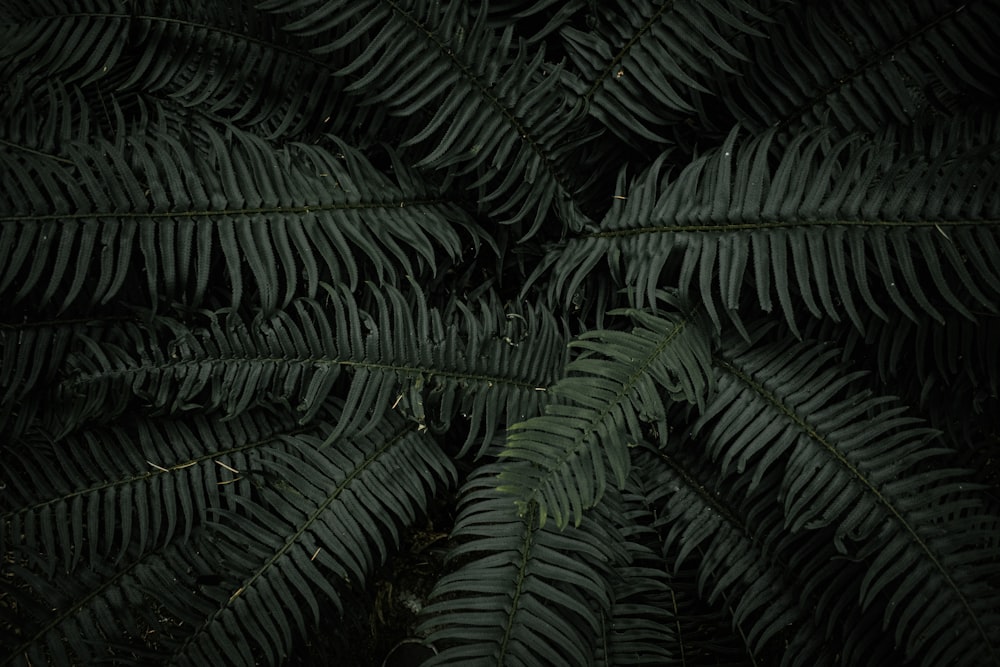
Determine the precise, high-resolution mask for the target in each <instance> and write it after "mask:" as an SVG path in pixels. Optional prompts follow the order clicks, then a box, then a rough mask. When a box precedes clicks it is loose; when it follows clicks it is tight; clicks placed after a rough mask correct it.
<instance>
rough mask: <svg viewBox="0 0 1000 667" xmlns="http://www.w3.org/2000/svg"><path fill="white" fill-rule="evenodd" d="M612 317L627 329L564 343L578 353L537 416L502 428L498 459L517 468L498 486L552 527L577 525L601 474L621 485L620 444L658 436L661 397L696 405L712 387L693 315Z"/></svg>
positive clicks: (624, 458) (625, 458) (704, 341)
mask: <svg viewBox="0 0 1000 667" xmlns="http://www.w3.org/2000/svg"><path fill="white" fill-rule="evenodd" d="M668 303H669V304H670V305H671V306H674V307H676V304H675V303H673V302H671V301H668ZM617 314H622V315H628V316H629V318H630V319H631V320H632V324H633V329H632V330H631V331H630V332H622V331H591V332H587V333H585V334H583V335H581V336H580V337H579V339H577V340H575V341H572V342H571V343H570V347H571V348H579V349H582V350H584V351H585V352H584V353H583V354H581V355H580V356H579V357H577V358H576V359H574V360H573V361H571V362H570V363H569V364H568V365H567V366H566V376H565V377H564V378H563V379H561V380H560V381H559V382H557V383H556V384H555V385H554V386H553V387H552V389H551V393H552V394H553V397H554V400H553V402H552V403H550V404H549V405H548V406H546V408H545V413H544V414H543V415H540V416H538V417H534V418H532V419H529V420H527V421H524V422H520V423H517V424H513V425H511V426H509V428H508V436H507V447H506V449H504V450H503V451H502V452H501V454H500V456H501V457H503V458H505V459H506V460H509V461H512V462H516V463H515V464H514V465H510V466H509V467H507V468H506V469H505V470H504V471H503V472H502V473H501V475H500V482H501V488H502V489H504V490H506V491H509V492H510V493H512V494H513V495H514V496H515V498H517V500H518V503H519V504H520V505H521V507H522V508H527V507H529V506H530V507H535V506H537V508H538V512H539V518H540V521H541V523H542V525H544V524H545V521H546V519H547V518H548V517H549V516H551V517H552V518H553V519H554V520H555V522H556V524H557V525H559V526H561V527H564V526H566V525H567V524H568V523H569V522H570V521H572V522H573V523H574V525H579V523H580V521H581V520H582V519H583V517H584V514H585V512H586V511H587V510H588V509H589V508H591V507H593V506H594V505H596V504H597V502H598V501H599V500H600V499H601V496H603V494H604V492H605V488H606V487H607V483H608V478H609V477H610V478H611V480H612V482H613V483H615V484H616V485H617V486H618V487H619V488H621V487H622V486H623V485H624V484H625V478H626V477H627V476H628V471H629V448H630V447H632V446H635V445H636V444H637V443H639V442H641V441H642V440H643V438H645V437H646V435H647V433H649V432H652V433H658V434H659V435H658V438H659V440H660V441H661V442H663V441H665V440H666V437H667V423H666V408H665V407H664V400H663V396H664V395H668V396H670V397H671V398H674V399H677V400H686V401H689V402H691V403H695V404H698V405H701V404H704V401H705V398H706V396H707V395H708V394H709V393H710V392H711V390H712V387H713V380H712V375H711V361H710V359H711V347H710V341H711V337H710V334H709V333H708V331H707V329H706V327H705V323H704V322H702V318H701V317H699V316H698V315H696V314H692V315H686V314H684V313H682V312H676V311H675V312H671V313H669V314H667V313H661V314H660V315H653V314H651V313H649V312H645V311H640V310H628V311H622V312H620V313H617Z"/></svg>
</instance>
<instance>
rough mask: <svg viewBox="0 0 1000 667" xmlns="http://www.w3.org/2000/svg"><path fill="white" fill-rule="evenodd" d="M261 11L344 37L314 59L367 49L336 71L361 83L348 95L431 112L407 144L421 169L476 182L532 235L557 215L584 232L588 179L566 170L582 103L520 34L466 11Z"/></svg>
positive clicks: (297, 7)
mask: <svg viewBox="0 0 1000 667" xmlns="http://www.w3.org/2000/svg"><path fill="white" fill-rule="evenodd" d="M259 6H260V7H261V8H263V9H267V10H270V11H274V12H276V13H278V14H288V13H292V14H293V16H297V17H298V18H296V19H295V20H291V21H288V22H287V23H286V25H285V28H286V29H287V30H289V31H291V32H293V33H295V34H299V35H309V34H314V33H316V32H321V31H335V32H337V33H340V36H339V37H337V38H335V39H331V40H330V41H329V42H328V43H326V44H324V45H323V46H321V47H317V48H315V49H313V51H314V52H315V53H317V54H330V53H336V52H337V51H338V50H340V49H344V48H349V47H352V46H354V45H361V46H363V50H362V51H361V53H360V55H359V56H358V57H357V58H355V59H354V60H353V61H352V62H351V64H350V65H348V66H346V67H343V68H341V69H339V70H338V72H337V73H338V75H339V76H348V77H352V78H353V80H352V81H351V83H350V85H349V86H347V88H346V90H347V91H349V92H355V93H356V94H357V95H359V97H360V99H361V101H362V103H363V104H365V105H380V106H382V107H383V108H385V109H387V110H388V111H389V112H390V113H392V114H395V115H400V116H409V115H412V114H419V113H423V114H425V115H426V116H427V122H426V124H425V125H424V126H423V127H422V128H421V129H419V130H418V131H417V132H416V133H415V134H412V135H411V136H407V137H406V138H405V141H404V143H405V144H406V145H411V146H417V147H418V149H417V150H418V151H419V153H418V154H417V156H416V157H415V158H414V160H415V164H416V165H417V166H418V167H421V166H427V167H434V168H439V169H440V168H447V169H448V170H449V171H451V172H453V173H455V174H459V175H467V176H469V177H470V179H471V181H472V184H473V185H474V186H475V187H477V188H479V192H478V196H477V198H476V199H477V202H478V205H479V206H481V207H482V208H484V209H485V210H486V211H487V212H489V213H490V215H492V216H495V217H497V218H498V219H500V220H502V221H504V222H508V223H511V224H517V225H518V229H520V230H521V232H522V234H523V235H524V236H525V237H527V236H532V235H533V234H535V233H536V232H537V231H538V230H539V229H540V228H541V226H542V225H543V223H545V221H546V219H547V217H548V215H549V213H550V211H555V212H556V213H557V214H558V215H559V217H560V218H561V226H560V229H558V230H557V231H561V229H562V228H565V227H567V226H578V225H579V220H580V219H581V215H580V213H579V212H578V211H576V209H575V206H574V203H573V199H574V197H575V196H576V195H577V192H578V190H579V189H580V188H581V187H582V186H583V185H584V183H581V182H573V180H572V179H571V178H570V177H569V173H570V171H569V170H567V169H565V167H564V164H563V163H564V161H565V160H566V159H567V155H568V152H569V149H570V148H572V146H573V145H574V143H576V142H577V138H576V136H575V135H576V133H577V131H576V129H575V125H574V124H575V121H576V119H577V118H578V116H579V115H580V114H579V106H578V105H574V104H573V102H571V101H570V100H568V99H567V98H566V96H565V95H563V93H562V89H561V88H560V86H559V76H558V75H557V69H558V68H556V67H555V66H553V65H551V64H549V63H547V62H546V61H545V58H544V51H543V50H542V49H540V48H539V49H535V50H531V49H529V47H527V46H526V45H525V44H524V43H520V44H515V42H514V34H513V30H512V28H510V27H508V28H507V29H505V30H504V31H502V32H501V33H499V34H496V33H495V32H494V31H493V30H491V29H489V28H488V27H487V25H486V23H485V21H486V17H487V13H486V12H485V11H483V10H482V9H480V10H479V11H471V12H470V10H469V8H468V7H467V6H466V5H465V4H464V3H447V4H443V5H440V4H438V3H431V2H428V1H427V0H412V1H403V2H395V1H393V0H366V1H364V2H346V1H343V0H340V1H337V2H318V1H317V0H269V1H268V2H263V3H261V4H260V5H259ZM470 14H471V15H470ZM550 224H551V223H550Z"/></svg>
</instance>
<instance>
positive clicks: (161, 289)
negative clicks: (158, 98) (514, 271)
mask: <svg viewBox="0 0 1000 667" xmlns="http://www.w3.org/2000/svg"><path fill="white" fill-rule="evenodd" d="M197 129H198V131H200V132H202V133H204V134H205V135H206V137H207V141H208V144H209V145H210V146H211V150H210V152H209V154H207V155H206V154H200V153H198V152H197V151H194V150H192V149H191V148H189V147H186V146H183V145H182V144H181V143H180V142H179V141H178V140H177V139H175V138H173V137H170V136H167V135H160V136H156V135H152V136H143V137H132V138H131V139H130V140H129V144H128V145H127V146H121V147H116V146H113V145H111V144H108V143H106V142H102V141H100V140H97V141H96V142H95V144H94V145H84V144H79V143H77V144H72V145H68V146H66V151H67V154H68V155H70V157H71V158H72V161H73V165H72V168H68V167H66V166H65V165H63V164H62V163H60V162H53V161H52V160H46V159H45V158H43V157H39V156H34V155H31V154H24V153H15V154H5V153H2V152H0V178H2V179H3V181H4V182H5V183H9V184H10V187H9V188H5V189H4V190H3V192H0V294H3V295H5V296H6V298H8V299H11V300H13V301H14V302H18V301H21V300H24V299H26V298H28V297H29V296H31V297H33V298H35V299H36V300H37V302H38V303H39V305H41V306H44V305H46V304H47V303H49V302H53V301H54V302H55V303H60V302H61V306H60V307H61V308H66V307H67V306H68V305H69V304H71V303H74V302H77V301H78V300H80V299H83V298H86V299H89V302H90V303H96V302H101V303H106V302H108V301H109V300H111V299H112V298H114V297H115V296H116V295H118V294H119V293H120V292H122V290H123V289H125V288H124V285H125V284H126V282H131V281H137V280H141V281H143V282H146V283H147V289H148V292H149V299H150V302H151V303H153V304H156V303H157V301H158V300H159V298H160V297H161V296H163V297H170V298H178V297H181V296H185V295H186V296H187V298H188V300H189V302H190V303H192V304H197V303H199V301H200V300H201V299H202V298H203V295H204V293H205V291H206V289H207V286H208V284H209V282H210V281H213V280H220V279H223V280H224V281H225V282H228V284H229V285H230V287H231V293H232V301H233V303H235V304H238V303H239V302H240V301H241V299H242V298H243V292H244V291H245V290H244V285H245V284H247V283H248V284H249V286H251V287H252V288H255V296H256V297H257V300H258V301H259V303H260V304H261V305H262V307H263V308H264V310H265V311H273V310H274V309H276V308H277V307H279V306H280V305H282V304H286V303H288V301H289V300H290V299H291V298H292V296H293V295H295V294H301V293H305V294H309V295H315V294H316V290H317V286H318V283H319V282H320V281H321V280H327V281H333V282H339V281H346V282H348V283H349V284H351V285H352V286H356V285H357V284H358V282H359V280H360V278H359V272H360V271H361V270H362V268H363V267H365V266H371V271H373V274H374V276H375V277H377V278H379V279H381V278H385V279H396V278H398V277H399V276H401V275H405V274H412V273H415V272H416V271H417V268H419V267H421V266H424V265H425V263H426V265H427V266H429V267H430V269H431V270H434V269H435V268H436V266H437V264H438V262H439V261H440V257H441V256H444V257H450V258H452V259H457V258H458V257H459V256H461V254H462V252H463V243H464V241H463V239H462V237H461V236H460V235H459V230H463V231H465V232H467V233H468V234H470V236H471V237H472V238H476V239H477V238H478V232H475V231H473V229H472V227H471V225H470V224H469V223H468V220H467V218H466V217H465V216H464V215H463V214H462V213H461V212H460V211H459V210H458V209H457V207H456V206H455V205H454V204H452V203H451V202H449V201H448V200H446V199H443V198H441V197H439V196H438V194H437V192H436V191H435V190H434V189H433V188H431V187H429V186H427V185H425V184H423V183H422V182H421V181H420V180H419V179H418V178H417V177H416V175H415V174H412V173H410V172H407V171H406V170H405V169H404V170H403V172H402V174H401V175H400V176H399V177H398V178H397V179H395V180H391V179H389V178H387V177H386V176H384V175H382V174H381V173H380V172H378V171H377V170H376V169H375V168H374V167H373V166H372V165H371V164H370V163H369V162H368V161H367V160H365V158H364V157H362V156H361V155H360V154H359V153H357V152H356V151H354V150H353V149H351V148H350V147H348V146H347V145H345V144H342V143H340V144H337V145H338V146H339V153H338V154H336V155H335V154H333V153H331V152H329V151H325V150H323V149H321V148H319V147H317V146H309V147H305V146H293V147H291V148H289V149H288V150H275V149H274V148H272V147H271V146H269V145H268V144H266V143H265V142H264V141H263V140H261V139H259V138H257V137H254V136H252V135H249V134H246V133H240V132H235V131H232V133H231V135H230V136H229V137H225V136H223V135H222V134H221V133H220V132H219V131H218V130H216V129H214V128H212V127H210V126H208V125H205V124H203V125H201V126H200V127H198V128H197ZM397 166H399V165H397ZM216 252H217V253H219V254H220V255H221V256H222V257H223V258H224V266H225V269H224V270H220V268H219V267H215V266H214V265H213V261H212V257H213V253H216ZM359 255H360V256H361V258H363V260H364V261H366V262H367V264H361V263H360V262H359V259H360V258H359V257H358V256H359ZM29 257H30V258H33V261H31V262H28V261H27V260H28V258H29ZM138 257H141V259H137V258H138ZM136 264H138V266H136ZM359 264H360V267H362V268H359ZM300 272H301V275H300ZM220 274H221V275H220ZM300 290H301V291H300ZM84 295H86V296H84Z"/></svg>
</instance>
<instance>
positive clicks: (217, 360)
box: [60, 355, 548, 391]
mask: <svg viewBox="0 0 1000 667" xmlns="http://www.w3.org/2000/svg"><path fill="white" fill-rule="evenodd" d="M227 362H235V363H250V364H254V363H257V364H275V365H286V364H288V365H291V364H298V365H301V366H305V367H307V368H308V367H316V366H340V367H342V368H352V369H357V368H360V369H364V370H374V371H379V372H382V373H398V374H400V375H406V376H417V375H424V376H426V377H427V378H446V379H449V380H453V381H456V382H475V383H479V384H485V385H487V386H488V387H493V386H494V385H503V386H508V387H514V388H516V389H522V390H529V391H548V387H547V386H545V383H544V382H540V383H531V382H524V381H521V380H516V379H513V378H509V377H504V376H500V375H485V374H482V373H463V372H460V371H452V370H448V369H442V368H441V367H438V366H413V365H405V364H387V363H378V362H374V361H355V360H350V359H337V358H331V357H265V356H235V355H234V356H226V357H210V358H207V359H182V360H178V361H171V362H165V363H162V364H155V363H148V364H139V365H136V366H129V367H126V368H110V369H102V370H100V371H94V372H78V373H77V374H75V375H74V376H73V377H71V378H69V379H66V380H63V381H62V382H61V383H60V387H64V388H66V389H73V388H76V387H80V386H85V385H87V384H90V383H93V382H100V381H101V380H102V379H104V378H106V377H123V376H127V375H130V374H133V373H145V372H148V371H158V372H160V373H163V372H165V371H168V370H170V369H175V368H185V367H188V368H191V367H199V366H202V365H205V364H209V365H212V364H225V363H227Z"/></svg>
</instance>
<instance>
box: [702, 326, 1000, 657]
mask: <svg viewBox="0 0 1000 667" xmlns="http://www.w3.org/2000/svg"><path fill="white" fill-rule="evenodd" d="M763 333H764V332H763V331H762V330H761V331H756V332H755V333H754V334H753V337H754V339H755V341H756V342H755V343H754V344H747V343H746V342H744V341H743V340H742V339H735V340H734V339H732V338H730V340H729V341H728V342H727V343H726V344H724V346H723V349H722V350H721V351H720V352H719V354H718V356H717V358H716V359H717V362H716V363H717V365H718V368H719V377H718V387H719V389H718V392H717V393H716V394H715V395H714V397H713V398H712V400H711V402H710V404H709V406H708V408H707V409H706V410H705V411H704V412H703V414H702V415H701V417H700V418H699V420H698V421H697V422H696V424H695V426H694V434H695V436H696V439H697V441H698V442H699V443H700V445H701V446H702V447H704V448H705V451H706V453H707V454H708V455H709V456H710V457H711V458H712V459H713V460H714V461H715V462H716V466H717V467H718V470H719V472H720V474H721V475H722V476H723V477H724V478H726V477H729V476H730V475H733V474H735V473H743V474H745V475H746V479H748V481H749V483H748V485H747V487H746V491H745V493H746V494H747V498H748V502H750V501H751V500H752V499H753V498H760V497H763V498H765V499H769V500H774V499H777V500H778V502H779V504H780V507H781V509H782V511H783V515H784V516H783V524H784V528H785V530H786V531H788V532H789V533H790V534H791V535H799V536H808V535H809V534H811V532H812V531H817V530H827V531H828V532H830V533H831V534H830V536H829V540H830V542H831V543H832V545H833V547H835V549H836V553H838V554H841V555H842V556H845V557H847V558H849V559H852V560H856V561H858V562H862V563H864V565H865V569H864V570H863V573H862V578H861V579H860V587H859V591H858V595H857V598H856V602H858V603H860V606H861V608H862V609H868V608H875V609H880V610H881V616H882V618H883V623H884V624H885V625H886V626H888V627H890V628H891V631H892V633H893V636H894V638H895V642H896V644H897V645H899V646H901V647H902V648H903V651H904V652H905V654H906V656H907V658H908V659H910V658H915V659H919V660H920V662H921V663H922V664H924V665H928V666H930V665H940V664H950V663H952V661H957V662H956V664H963V665H978V664H983V663H984V662H986V661H993V662H996V660H997V653H996V651H997V645H998V640H1000V637H997V633H996V628H997V627H998V625H997V620H998V618H997V612H996V610H997V609H1000V593H998V591H997V589H996V587H995V586H993V585H992V584H991V583H990V575H989V574H988V573H989V572H990V571H992V568H994V567H995V563H996V560H997V559H998V558H1000V545H998V544H997V541H996V534H997V532H996V531H997V525H998V520H997V518H996V517H995V516H991V515H990V514H989V513H987V512H985V511H984V509H983V503H982V501H981V499H980V498H978V497H976V496H975V495H974V493H972V491H971V489H972V488H973V487H974V485H972V484H970V483H969V482H968V478H969V474H968V472H967V471H964V470H959V469H954V468H950V467H948V466H947V465H942V464H941V462H942V461H944V460H945V459H943V458H942V457H943V455H945V454H946V453H947V451H946V450H943V449H942V448H941V447H940V446H938V445H937V444H936V443H935V442H934V441H933V440H932V439H931V435H932V434H931V433H930V432H929V429H926V428H923V427H921V426H919V422H920V420H919V419H915V418H912V417H906V416H903V412H904V408H901V407H899V406H896V405H895V404H894V401H893V399H891V398H886V397H879V396H871V395H869V394H861V395H856V394H851V393H850V392H849V387H850V385H851V382H852V381H853V380H854V379H855V376H856V375H857V374H856V373H852V372H851V371H850V370H849V369H848V368H846V367H845V366H843V365H842V364H839V363H836V362H835V361H833V360H834V359H835V358H836V356H837V355H838V351H837V350H835V349H829V348H825V349H824V348H822V347H820V346H817V345H815V344H811V343H796V342H794V341H789V340H788V339H787V338H786V339H784V340H779V341H777V342H774V343H771V344H767V343H765V342H763V340H762V336H763ZM775 471H777V474H772V473H775ZM801 553H803V555H805V553H807V551H803V552H801ZM827 561H828V559H827V560H825V561H824V562H827ZM841 588H842V586H841ZM873 605H874V607H873Z"/></svg>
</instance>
